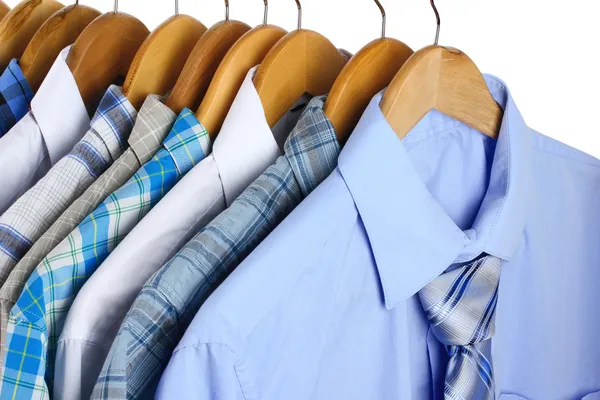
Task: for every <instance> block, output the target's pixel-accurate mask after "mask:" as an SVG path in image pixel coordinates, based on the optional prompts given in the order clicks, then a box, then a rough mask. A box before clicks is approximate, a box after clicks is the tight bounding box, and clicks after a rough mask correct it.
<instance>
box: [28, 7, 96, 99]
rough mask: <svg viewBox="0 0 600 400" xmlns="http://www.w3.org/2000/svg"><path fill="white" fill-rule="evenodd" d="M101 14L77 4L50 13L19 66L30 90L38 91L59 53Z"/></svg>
mask: <svg viewBox="0 0 600 400" xmlns="http://www.w3.org/2000/svg"><path fill="white" fill-rule="evenodd" d="M99 15H100V11H98V10H96V9H94V8H91V7H88V6H84V5H79V0H77V1H76V2H75V5H71V6H67V7H64V8H63V9H61V10H59V11H57V12H55V13H54V14H52V16H51V17H50V18H48V19H47V20H46V22H44V24H43V25H42V26H41V27H40V29H39V30H38V31H37V33H36V34H35V35H34V36H33V38H32V39H31V41H30V42H29V44H28V45H27V48H26V49H25V52H24V53H23V56H22V57H21V59H20V60H19V66H20V67H21V70H22V71H23V75H25V78H27V82H28V83H29V86H31V89H32V90H33V92H34V93H35V92H37V90H38V88H39V87H40V85H41V84H42V81H43V80H44V78H45V77H46V74H48V71H50V68H51V67H52V64H54V61H55V60H56V57H58V55H59V54H60V52H61V51H62V50H63V49H64V48H65V47H67V46H68V45H70V44H73V43H74V42H75V40H77V38H78V37H79V35H80V34H81V32H82V31H83V30H84V29H85V27H86V26H88V25H89V24H90V23H91V22H92V21H93V20H95V19H96V18H97V17H98V16H99Z"/></svg>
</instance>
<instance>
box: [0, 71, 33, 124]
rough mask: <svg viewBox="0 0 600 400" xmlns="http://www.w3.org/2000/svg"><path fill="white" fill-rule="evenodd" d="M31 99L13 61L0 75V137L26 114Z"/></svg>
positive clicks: (29, 88)
mask: <svg viewBox="0 0 600 400" xmlns="http://www.w3.org/2000/svg"><path fill="white" fill-rule="evenodd" d="M32 97H33V92H32V91H31V87H30V86H29V83H28V82H27V79H26V78H25V75H23V72H22V71H21V67H19V62H18V60H17V59H13V60H12V61H11V62H10V63H9V64H8V67H7V68H6V69H5V70H4V72H3V73H2V75H0V136H2V135H3V134H5V133H6V132H8V131H9V130H10V128H12V127H13V126H14V125H15V124H16V123H17V122H19V120H20V119H21V118H23V117H24V116H25V114H27V112H28V111H29V102H30V101H31V99H32Z"/></svg>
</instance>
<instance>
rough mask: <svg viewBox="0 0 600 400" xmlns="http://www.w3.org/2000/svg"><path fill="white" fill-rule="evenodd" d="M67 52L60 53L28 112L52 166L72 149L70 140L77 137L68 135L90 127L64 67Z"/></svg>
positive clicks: (65, 65)
mask: <svg viewBox="0 0 600 400" xmlns="http://www.w3.org/2000/svg"><path fill="white" fill-rule="evenodd" d="M70 50H71V46H68V47H66V48H65V49H63V50H62V51H61V52H60V54H59V56H58V57H57V58H56V60H55V61H54V64H53V65H52V67H51V68H50V71H49V72H48V74H47V75H46V78H45V79H44V81H43V82H42V84H41V86H40V88H39V90H38V92H37V93H36V94H35V96H34V97H33V99H32V100H31V113H32V115H33V116H34V118H35V120H36V122H37V124H38V126H39V128H40V131H41V133H42V136H43V137H44V142H45V144H46V148H47V150H48V155H49V157H50V161H51V163H52V164H55V163H56V162H57V161H58V160H59V159H60V158H62V157H63V156H64V155H66V154H67V153H68V152H69V151H70V150H71V149H72V148H73V145H74V143H73V137H74V136H77V135H70V134H69V132H78V133H79V132H82V133H85V132H86V131H87V130H88V128H89V127H90V117H89V115H88V112H87V109H86V107H85V104H84V102H83V99H82V98H81V94H80V93H79V89H78V87H77V83H76V82H75V78H74V77H73V74H72V73H71V70H70V69H69V66H68V65H67V56H68V55H69V52H70ZM79 139H80V137H79V138H78V139H77V140H79Z"/></svg>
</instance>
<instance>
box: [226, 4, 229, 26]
mask: <svg viewBox="0 0 600 400" xmlns="http://www.w3.org/2000/svg"><path fill="white" fill-rule="evenodd" d="M225 21H229V0H225Z"/></svg>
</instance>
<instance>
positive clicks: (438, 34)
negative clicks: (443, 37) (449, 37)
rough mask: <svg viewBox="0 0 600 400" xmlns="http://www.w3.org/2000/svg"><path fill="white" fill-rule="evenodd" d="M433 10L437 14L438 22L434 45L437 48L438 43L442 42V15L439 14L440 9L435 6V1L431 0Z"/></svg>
mask: <svg viewBox="0 0 600 400" xmlns="http://www.w3.org/2000/svg"><path fill="white" fill-rule="evenodd" d="M431 8H433V12H434V13H435V19H436V21H437V30H436V32H435V42H434V43H433V44H434V45H435V46H437V45H438V41H439V40H440V25H441V21H440V13H439V12H438V9H437V7H436V6H435V3H434V2H433V0H431Z"/></svg>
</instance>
